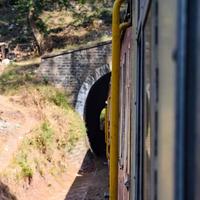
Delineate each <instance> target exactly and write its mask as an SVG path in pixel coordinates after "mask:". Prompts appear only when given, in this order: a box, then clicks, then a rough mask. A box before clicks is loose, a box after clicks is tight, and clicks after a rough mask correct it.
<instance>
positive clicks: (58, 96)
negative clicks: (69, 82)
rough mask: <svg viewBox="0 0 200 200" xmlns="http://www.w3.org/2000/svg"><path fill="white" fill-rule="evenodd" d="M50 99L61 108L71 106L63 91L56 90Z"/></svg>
mask: <svg viewBox="0 0 200 200" xmlns="http://www.w3.org/2000/svg"><path fill="white" fill-rule="evenodd" d="M50 101H51V102H53V103H54V104H55V105H57V106H59V107H61V108H64V109H68V108H69V105H68V101H67V98H66V95H65V94H64V93H63V92H60V91H56V92H55V94H53V95H52V96H51V97H50Z"/></svg>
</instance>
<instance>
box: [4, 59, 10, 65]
mask: <svg viewBox="0 0 200 200" xmlns="http://www.w3.org/2000/svg"><path fill="white" fill-rule="evenodd" d="M10 63H11V60H10V59H8V58H6V59H3V60H2V64H3V65H6V66H7V65H9V64H10Z"/></svg>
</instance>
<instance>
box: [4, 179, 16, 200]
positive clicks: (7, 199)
mask: <svg viewBox="0 0 200 200" xmlns="http://www.w3.org/2000/svg"><path fill="white" fill-rule="evenodd" d="M0 200H17V198H16V197H15V196H14V195H13V194H12V193H11V192H10V189H9V187H8V186H7V185H5V184H4V183H3V182H1V181H0Z"/></svg>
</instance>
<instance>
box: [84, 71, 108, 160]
mask: <svg viewBox="0 0 200 200" xmlns="http://www.w3.org/2000/svg"><path fill="white" fill-rule="evenodd" d="M110 76H111V73H108V74H106V75H104V76H102V77H101V78H100V79H99V80H97V81H96V82H95V83H94V85H93V86H92V87H91V89H90V91H89V93H88V96H87V99H86V102H85V107H84V120H85V124H86V129H87V135H88V139H89V142H90V146H91V149H92V150H93V152H94V153H95V154H96V155H97V156H105V154H106V144H105V132H104V120H103V119H102V118H103V117H102V114H103V112H102V111H103V109H104V108H105V106H106V100H107V97H108V91H109V82H110Z"/></svg>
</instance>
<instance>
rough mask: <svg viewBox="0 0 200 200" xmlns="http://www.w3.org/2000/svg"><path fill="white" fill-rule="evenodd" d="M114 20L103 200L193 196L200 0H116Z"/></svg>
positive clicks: (199, 170)
mask: <svg viewBox="0 0 200 200" xmlns="http://www.w3.org/2000/svg"><path fill="white" fill-rule="evenodd" d="M122 6H123V7H126V15H125V16H124V17H123V18H122V17H121V14H120V10H121V9H120V8H121V7H122ZM112 23H113V24H112V72H111V80H110V83H109V85H110V89H108V92H107V100H106V102H105V107H106V113H105V143H106V155H107V158H108V162H109V199H110V200H198V199H200V156H199V153H200V1H198V0H193V1H191V0H190V1H189V0H127V1H125V0H115V2H114V6H113V17H112Z"/></svg>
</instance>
